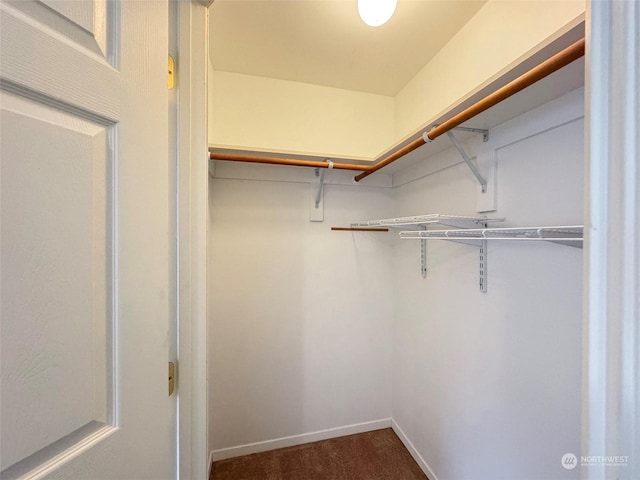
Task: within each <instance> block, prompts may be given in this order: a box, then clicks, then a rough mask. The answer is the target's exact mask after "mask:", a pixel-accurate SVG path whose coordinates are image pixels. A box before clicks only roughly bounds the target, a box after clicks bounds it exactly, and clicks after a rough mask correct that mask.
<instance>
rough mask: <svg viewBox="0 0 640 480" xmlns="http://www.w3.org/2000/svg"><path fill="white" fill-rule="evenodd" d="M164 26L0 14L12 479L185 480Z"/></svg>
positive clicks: (4, 320)
mask: <svg viewBox="0 0 640 480" xmlns="http://www.w3.org/2000/svg"><path fill="white" fill-rule="evenodd" d="M167 22H168V20H167V4H166V2H162V1H142V0H124V1H122V2H117V1H111V0H83V1H69V0H39V1H27V0H17V1H11V0H1V1H0V35H1V37H0V38H1V40H0V41H1V43H0V80H1V83H0V85H1V89H0V95H1V98H0V110H1V118H0V143H1V151H0V155H1V157H0V188H1V189H0V245H1V257H0V315H1V316H0V322H1V323H0V329H1V331H0V334H1V351H0V352H1V357H0V361H1V364H0V380H1V384H0V404H1V407H0V422H1V438H0V442H1V443H0V450H1V452H0V453H1V456H0V470H1V473H0V477H1V478H3V479H5V478H6V479H10V478H21V477H24V478H40V477H45V476H46V477H47V478H65V479H94V478H101V479H102V478H110V479H119V480H124V479H126V480H133V479H136V480H137V479H144V478H148V479H168V478H171V477H173V476H175V440H174V438H175V431H174V429H175V426H174V425H172V424H171V423H172V422H171V421H170V419H169V418H170V416H169V415H168V411H169V410H170V408H171V402H170V400H169V398H168V393H167V362H168V345H169V338H170V335H171V334H170V332H169V328H168V324H169V323H168V318H169V309H170V303H171V302H170V299H171V298H173V295H175V293H174V292H173V291H172V290H171V288H170V282H169V279H170V265H169V263H170V262H169V252H170V250H169V245H170V241H174V240H173V235H170V221H169V220H170V219H169V216H170V210H169V206H170V201H171V199H170V196H169V163H168V140H167V80H166V65H167V64H166V61H167V41H168V40H167ZM170 239H171V240H170Z"/></svg>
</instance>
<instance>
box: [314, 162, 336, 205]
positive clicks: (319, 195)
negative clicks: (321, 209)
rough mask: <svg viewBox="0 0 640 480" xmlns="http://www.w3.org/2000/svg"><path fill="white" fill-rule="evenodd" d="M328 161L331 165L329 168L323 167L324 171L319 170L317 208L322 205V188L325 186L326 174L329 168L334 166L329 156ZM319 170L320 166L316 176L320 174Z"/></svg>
mask: <svg viewBox="0 0 640 480" xmlns="http://www.w3.org/2000/svg"><path fill="white" fill-rule="evenodd" d="M327 162H328V163H329V166H328V167H327V168H323V169H322V172H319V175H320V180H318V191H317V192H316V208H318V205H320V197H321V196H322V190H323V188H324V176H325V175H326V174H327V170H330V169H332V168H333V162H332V161H331V160H329V159H328V158H327ZM319 170H320V169H319V168H316V177H317V176H318V171H319Z"/></svg>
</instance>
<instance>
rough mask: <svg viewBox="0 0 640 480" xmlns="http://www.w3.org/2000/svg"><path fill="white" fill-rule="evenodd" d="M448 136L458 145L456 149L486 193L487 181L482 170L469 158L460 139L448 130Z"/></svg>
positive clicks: (455, 145) (454, 144)
mask: <svg viewBox="0 0 640 480" xmlns="http://www.w3.org/2000/svg"><path fill="white" fill-rule="evenodd" d="M447 136H448V137H449V139H450V140H451V143H453V146H454V147H456V150H458V153H459V154H460V156H461V157H462V159H463V160H464V163H466V164H467V166H468V167H469V169H470V170H471V173H473V175H474V176H475V177H476V178H477V179H478V183H480V187H481V189H482V193H486V192H487V181H486V180H485V179H484V177H483V176H482V175H480V170H478V167H477V166H476V164H475V163H473V161H472V160H471V159H470V158H469V155H467V152H465V151H464V148H462V144H461V143H460V142H459V141H458V139H457V138H456V137H455V135H454V134H453V133H452V132H451V131H449V132H447Z"/></svg>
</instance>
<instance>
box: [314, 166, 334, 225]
mask: <svg viewBox="0 0 640 480" xmlns="http://www.w3.org/2000/svg"><path fill="white" fill-rule="evenodd" d="M326 160H327V162H328V164H329V165H328V167H327V168H322V169H320V168H316V169H315V176H316V177H319V178H318V187H317V188H316V189H315V191H312V193H311V195H312V197H311V203H310V204H309V220H310V221H312V222H322V221H323V220H324V200H323V197H322V193H323V191H324V176H325V175H326V174H327V170H329V169H332V168H333V162H332V161H331V160H329V159H328V158H327V159H326Z"/></svg>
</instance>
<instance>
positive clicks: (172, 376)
mask: <svg viewBox="0 0 640 480" xmlns="http://www.w3.org/2000/svg"><path fill="white" fill-rule="evenodd" d="M175 387H176V365H175V364H174V363H173V362H169V396H171V395H172V394H173V391H174V390H175Z"/></svg>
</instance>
